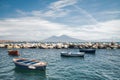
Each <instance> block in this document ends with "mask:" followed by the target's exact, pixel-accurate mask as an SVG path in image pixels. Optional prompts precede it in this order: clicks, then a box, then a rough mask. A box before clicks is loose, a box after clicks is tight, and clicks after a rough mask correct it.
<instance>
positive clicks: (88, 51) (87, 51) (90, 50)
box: [80, 49, 96, 53]
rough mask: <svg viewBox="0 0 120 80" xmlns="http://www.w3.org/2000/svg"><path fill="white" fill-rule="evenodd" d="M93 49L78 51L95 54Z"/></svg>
mask: <svg viewBox="0 0 120 80" xmlns="http://www.w3.org/2000/svg"><path fill="white" fill-rule="evenodd" d="M95 51H96V50H95V49H80V52H85V53H95Z"/></svg>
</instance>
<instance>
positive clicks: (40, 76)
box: [14, 67, 46, 80]
mask: <svg viewBox="0 0 120 80" xmlns="http://www.w3.org/2000/svg"><path fill="white" fill-rule="evenodd" d="M14 74H15V76H16V78H17V79H16V80H46V71H40V70H28V69H20V68H17V67H16V68H15V69H14ZM21 76H22V77H21ZM36 76H37V77H36Z"/></svg>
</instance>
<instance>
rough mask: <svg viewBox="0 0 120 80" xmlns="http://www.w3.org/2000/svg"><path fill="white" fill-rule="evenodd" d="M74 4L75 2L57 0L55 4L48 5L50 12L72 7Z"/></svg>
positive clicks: (73, 0) (71, 0)
mask: <svg viewBox="0 0 120 80" xmlns="http://www.w3.org/2000/svg"><path fill="white" fill-rule="evenodd" d="M75 3H77V0H59V1H57V2H54V3H52V4H51V5H50V8H51V9H52V10H59V9H61V8H64V7H66V6H70V5H74V4H75Z"/></svg>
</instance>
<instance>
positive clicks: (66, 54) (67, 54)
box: [61, 52, 84, 57]
mask: <svg viewBox="0 0 120 80" xmlns="http://www.w3.org/2000/svg"><path fill="white" fill-rule="evenodd" d="M61 56H65V57H84V52H61Z"/></svg>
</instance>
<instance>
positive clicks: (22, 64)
mask: <svg viewBox="0 0 120 80" xmlns="http://www.w3.org/2000/svg"><path fill="white" fill-rule="evenodd" d="M13 62H14V64H15V65H16V67H18V68H22V69H30V70H45V69H46V65H47V63H46V62H42V61H38V60H33V59H32V60H31V59H27V58H14V59H13Z"/></svg>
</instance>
